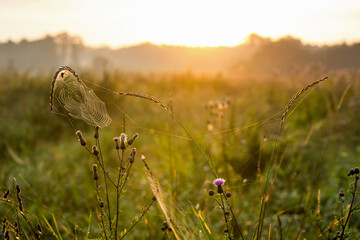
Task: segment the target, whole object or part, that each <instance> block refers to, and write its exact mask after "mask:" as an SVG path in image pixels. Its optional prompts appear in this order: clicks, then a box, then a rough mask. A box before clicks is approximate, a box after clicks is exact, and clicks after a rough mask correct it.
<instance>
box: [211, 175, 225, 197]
mask: <svg viewBox="0 0 360 240" xmlns="http://www.w3.org/2000/svg"><path fill="white" fill-rule="evenodd" d="M224 183H225V180H224V179H222V178H217V179H215V180H214V181H213V184H214V185H215V186H217V188H218V193H223V192H224V190H223V188H222V185H224Z"/></svg>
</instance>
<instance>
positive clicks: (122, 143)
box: [120, 133, 127, 150]
mask: <svg viewBox="0 0 360 240" xmlns="http://www.w3.org/2000/svg"><path fill="white" fill-rule="evenodd" d="M126 142H127V136H126V134H125V133H122V134H120V148H121V150H125V148H126Z"/></svg>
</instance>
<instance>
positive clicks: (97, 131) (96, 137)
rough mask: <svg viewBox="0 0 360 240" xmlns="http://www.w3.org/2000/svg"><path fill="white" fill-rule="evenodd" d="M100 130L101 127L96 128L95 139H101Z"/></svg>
mask: <svg viewBox="0 0 360 240" xmlns="http://www.w3.org/2000/svg"><path fill="white" fill-rule="evenodd" d="M99 128H100V127H99V126H96V127H95V133H94V138H95V139H99Z"/></svg>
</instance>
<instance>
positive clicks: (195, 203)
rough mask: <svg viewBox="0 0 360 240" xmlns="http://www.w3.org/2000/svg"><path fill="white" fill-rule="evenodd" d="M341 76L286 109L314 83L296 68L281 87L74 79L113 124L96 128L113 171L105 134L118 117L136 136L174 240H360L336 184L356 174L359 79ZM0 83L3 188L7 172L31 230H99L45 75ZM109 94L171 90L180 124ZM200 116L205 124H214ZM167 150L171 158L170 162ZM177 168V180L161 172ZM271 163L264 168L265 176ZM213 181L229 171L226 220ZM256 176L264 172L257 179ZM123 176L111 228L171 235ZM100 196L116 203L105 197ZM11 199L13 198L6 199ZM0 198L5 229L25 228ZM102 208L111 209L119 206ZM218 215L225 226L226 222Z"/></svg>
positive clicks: (81, 163)
mask: <svg viewBox="0 0 360 240" xmlns="http://www.w3.org/2000/svg"><path fill="white" fill-rule="evenodd" d="M341 74H342V75H340V73H331V74H330V73H329V75H330V76H332V77H331V78H330V79H328V80H327V81H326V83H324V84H321V85H319V86H317V87H316V88H311V89H309V90H310V91H306V92H304V94H302V95H301V96H300V95H298V98H297V100H298V101H297V102H294V103H291V104H288V102H289V99H291V97H292V96H293V94H294V93H296V92H297V91H298V90H299V89H302V88H303V86H306V85H308V84H309V82H310V81H311V80H313V79H316V78H317V77H315V76H306V77H303V79H300V80H299V81H298V82H290V79H287V77H286V76H282V78H283V79H275V80H272V81H262V80H260V79H253V80H252V81H227V80H226V79H225V80H221V81H220V80H218V79H216V78H212V77H211V76H209V77H206V78H204V77H196V76H188V75H186V74H185V75H182V76H175V75H173V76H170V77H164V78H163V79H161V81H159V82H153V81H152V77H151V76H149V77H144V76H128V77H127V78H125V79H123V80H122V82H119V81H118V79H117V78H116V75H115V74H114V75H109V79H108V82H106V83H104V82H101V79H99V78H97V77H96V76H95V75H92V74H91V73H89V72H87V73H85V74H83V73H80V76H81V77H82V76H83V75H84V79H86V80H88V81H90V82H92V83H96V84H97V85H92V86H91V87H92V88H93V89H94V90H95V92H96V94H97V95H98V96H99V97H100V99H102V100H103V101H104V102H106V103H107V106H108V108H109V114H110V116H111V117H112V119H113V123H112V125H110V127H108V128H104V129H102V131H101V136H102V139H103V140H102V143H101V148H102V153H103V158H104V159H106V161H107V169H108V171H109V172H115V171H116V170H117V169H121V168H119V160H118V159H117V157H114V155H113V153H114V143H113V141H112V139H113V137H114V136H119V135H120V133H121V132H123V130H124V119H125V126H126V132H130V133H131V132H139V133H140V136H141V138H139V139H138V140H137V143H136V144H137V151H138V152H139V153H140V154H144V155H145V156H146V157H147V163H148V165H149V166H150V167H151V171H152V174H153V176H156V178H157V179H158V183H159V185H160V186H161V191H162V192H163V198H164V199H166V200H167V201H166V203H165V204H167V207H168V212H170V213H171V214H172V216H174V218H176V219H174V221H175V220H177V222H176V226H173V228H174V229H175V231H177V230H178V231H180V232H181V233H182V234H183V235H182V236H188V238H205V239H221V238H224V237H226V236H227V237H228V238H229V237H230V238H234V239H236V238H237V237H240V234H238V233H236V231H237V227H236V221H237V222H238V224H240V226H241V231H242V232H241V233H242V234H243V236H244V239H252V238H258V239H260V238H262V239H263V238H265V236H266V238H271V239H293V238H294V239H295V238H296V239H302V238H307V239H317V238H322V239H329V238H330V237H334V235H336V234H335V233H336V232H337V231H340V234H339V237H341V238H344V237H346V236H348V235H347V234H350V235H349V236H350V238H357V237H358V236H359V232H358V231H357V223H356V220H357V219H358V216H357V215H356V214H353V213H355V210H354V208H353V206H356V205H357V202H356V196H355V197H354V198H353V196H354V195H356V194H355V193H356V191H354V190H350V193H351V191H352V192H353V193H354V194H353V195H352V194H347V191H346V189H347V187H346V186H347V185H349V183H351V186H354V185H353V181H354V179H355V177H354V178H353V179H351V180H348V179H347V178H348V176H346V173H347V171H348V169H350V168H353V167H355V166H356V165H357V164H356V162H357V161H358V156H360V150H359V148H358V142H359V140H360V139H359V137H358V136H359V134H357V132H360V131H359V130H360V129H359V127H358V125H357V124H355V123H357V122H358V120H359V118H360V116H359V115H358V111H354V110H356V109H357V106H358V104H359V103H358V98H359V94H358V93H359V91H358V90H359V84H358V82H357V81H356V79H358V75H356V74H354V73H346V74H343V73H341ZM0 79H1V81H8V80H9V79H10V80H11V81H9V82H10V84H7V85H4V84H3V85H2V86H3V87H2V89H1V93H2V94H1V96H2V97H1V98H0V101H1V102H0V104H1V105H2V106H3V107H4V109H5V114H4V116H6V117H3V118H1V121H2V126H7V129H6V131H5V130H4V129H2V130H1V133H2V136H3V137H2V138H1V140H0V149H1V157H2V166H3V171H2V173H3V174H2V175H1V177H0V183H1V185H0V186H1V188H2V190H3V192H4V193H5V191H6V190H7V189H8V186H9V185H11V183H12V182H13V181H14V180H13V179H14V178H16V183H17V184H18V185H19V186H21V189H22V194H21V197H22V203H23V206H24V212H25V214H26V216H27V217H28V219H29V222H31V224H32V225H33V226H36V225H37V224H38V223H39V224H40V226H41V227H42V237H43V238H44V239H46V237H50V236H54V235H55V236H57V237H58V238H60V237H62V238H63V239H68V238H77V239H83V238H85V237H88V238H96V237H99V233H101V232H103V231H102V230H101V229H103V227H102V223H101V219H100V221H98V220H99V219H97V216H99V215H100V216H101V213H100V212H99V207H98V204H99V202H97V201H94V199H95V200H96V199H98V197H97V192H96V188H94V176H93V172H92V169H91V166H92V164H93V163H94V162H92V161H91V160H90V159H94V157H93V156H92V158H90V157H91V156H89V153H88V152H87V151H81V149H80V146H79V145H78V143H77V139H76V137H75V136H74V130H73V129H72V128H71V125H70V124H69V123H68V119H67V118H66V117H65V118H64V117H60V116H57V115H55V114H50V113H49V112H48V111H47V109H48V107H47V100H48V86H49V79H51V77H49V76H39V77H37V78H36V79H32V78H30V77H29V76H27V75H20V76H18V77H16V78H14V77H12V76H7V75H6V74H2V75H1V78H0ZM24 82H25V84H23V85H22V84H21V83H24ZM299 82H301V84H300V83H299ZM304 82H306V83H305V84H304ZM88 85H89V86H90V83H89V84H88ZM349 86H350V87H349ZM104 88H106V89H104ZM107 89H111V90H113V91H115V92H142V93H147V94H146V95H144V96H156V99H157V100H158V101H160V102H161V103H164V102H167V99H168V96H169V92H172V93H173V94H172V97H171V99H172V100H171V102H172V104H171V108H172V110H171V111H170V110H169V111H170V112H173V113H174V115H175V116H176V118H177V120H178V121H179V122H180V123H181V124H182V126H183V127H181V126H179V125H177V124H173V123H172V122H171V121H172V120H171V118H172V117H171V114H170V115H169V112H168V111H164V110H163V109H162V108H160V107H158V106H157V105H156V104H153V103H152V102H149V101H144V99H136V98H125V97H123V96H119V95H118V94H108V93H109V91H108V90H107ZM160 99H161V100H160ZM224 99H225V100H229V103H230V104H229V106H228V108H227V109H226V110H225V111H224V110H223V109H222V110H221V109H220V111H218V110H219V108H218V107H219V106H217V107H216V109H217V110H216V111H211V112H210V111H209V109H208V108H205V105H207V104H208V102H209V101H211V100H212V101H213V102H222V101H223V100H224ZM287 104H288V105H287ZM163 105H164V106H165V105H166V104H163ZM289 105H291V109H289V111H286V112H287V113H286V114H285V116H289V115H290V114H291V118H289V119H287V120H286V121H285V122H284V119H286V117H285V118H284V117H283V118H282V116H281V115H282V113H283V112H284V110H283V109H284V107H285V106H289ZM24 106H26V107H24ZM339 106H340V107H339ZM167 109H169V108H167ZM285 109H287V107H286V108H285ZM213 110H215V109H213ZM293 110H294V111H293ZM221 114H222V116H221ZM208 121H210V122H211V124H213V128H212V130H211V131H210V130H209V126H208V125H209V122H208ZM280 122H282V123H283V126H282V127H283V130H282V134H281V135H279V134H278V128H279V123H280ZM73 125H74V126H75V127H76V130H77V129H80V130H81V131H82V133H83V134H84V136H90V135H93V129H92V128H90V127H88V126H86V125H84V124H82V123H81V122H79V121H74V122H73ZM184 129H186V131H188V133H189V135H190V136H189V135H188V134H186V132H184ZM169 139H171V141H169ZM275 141H277V146H276V153H277V154H276V155H275V156H273V158H274V159H276V161H274V164H273V163H272V162H271V161H270V159H271V155H272V151H273V146H274V144H275ZM194 142H196V144H197V145H194ZM199 149H200V150H201V153H200V152H199ZM170 155H171V159H172V160H173V161H170V160H169V159H170ZM115 156H116V155H115ZM175 162H176V163H177V165H176V177H174V172H173V171H171V169H172V168H174V163H175ZM97 164H98V168H100V165H99V163H97ZM170 164H171V166H170ZM171 167H172V168H171ZM270 168H271V169H272V171H271V172H272V173H274V174H275V175H267V173H268V171H269V169H270ZM169 169H170V171H169ZM214 172H215V173H216V174H214ZM100 176H102V175H100ZM216 176H218V177H223V178H225V179H226V183H225V185H224V189H225V192H227V191H229V192H231V197H230V198H229V199H228V201H229V204H230V205H229V206H231V209H230V208H229V211H230V210H231V211H232V212H233V214H230V215H233V217H232V218H227V216H229V215H226V213H225V214H224V212H226V211H227V208H226V201H224V204H222V206H223V208H221V207H219V205H218V203H217V202H216V201H214V200H213V199H212V197H211V196H209V194H208V193H209V190H210V189H211V188H213V186H212V183H211V182H212V181H213V180H214V179H215V178H216ZM267 176H272V177H271V178H269V180H266V179H267ZM111 177H115V176H114V175H112V176H111ZM275 177H276V181H273V180H274V179H275ZM105 178H106V177H105ZM129 179H130V180H128V181H127V188H126V192H124V194H123V195H121V199H122V200H121V201H119V206H118V211H114V208H113V209H111V211H112V213H113V214H112V217H111V219H114V216H115V215H114V214H116V213H119V217H118V223H120V225H122V226H125V228H126V229H128V230H129V229H131V231H129V232H128V233H127V231H124V232H122V234H124V233H126V237H127V238H129V239H144V238H149V239H159V238H166V237H168V238H170V237H175V236H174V235H172V234H173V233H171V232H169V231H168V230H167V228H166V229H165V230H164V231H163V230H162V229H163V228H165V227H166V224H165V225H164V223H163V222H164V221H166V222H167V224H170V223H171V222H170V221H171V220H169V219H167V217H165V216H164V214H163V211H161V209H160V208H159V207H157V204H156V202H155V203H153V204H152V207H151V208H150V209H149V211H146V213H145V214H142V213H143V212H144V210H146V209H147V207H148V206H149V204H150V202H152V201H151V195H152V194H153V192H152V191H151V189H150V188H149V186H148V180H147V176H146V174H145V173H144V171H143V163H142V162H141V161H135V162H134V166H133V170H132V176H131V178H129ZM266 182H268V184H270V186H271V198H266V197H267V196H268V195H267V194H269V192H268V191H265V193H266V194H265V195H264V186H265V183H266ZM348 182H349V183H348ZM102 184H103V183H102ZM102 184H101V186H102V187H104V185H102ZM100 189H101V190H103V188H100ZM340 189H344V193H345V194H344V195H345V196H344V199H345V200H344V207H343V209H344V211H343V212H344V214H343V216H344V218H341V217H340V218H339V220H341V221H340V222H341V223H342V224H335V223H336V222H335V221H339V220H336V219H337V216H340V215H341V214H338V212H339V211H338V209H337V201H338V194H339V191H340ZM350 189H353V188H350ZM355 189H356V188H355ZM268 190H269V189H268ZM14 193H15V192H14V191H13V192H12V194H14ZM12 196H14V195H12ZM149 196H150V202H149ZM261 197H263V200H261ZM109 199H110V200H111V201H112V200H114V199H116V191H115V192H113V194H110V195H109ZM352 199H354V201H352ZM12 200H14V201H15V202H16V197H15V198H12ZM219 200H221V199H220V198H219ZM351 202H353V204H351ZM265 203H266V215H265V214H264V212H265V211H264V208H265V205H264V204H265ZM1 204H2V205H1V206H2V207H1V208H0V216H6V218H7V219H8V220H7V221H8V222H9V223H11V225H14V220H16V221H17V222H19V223H20V226H24V228H22V232H23V236H25V234H26V235H28V236H29V235H31V229H30V228H27V227H26V225H27V224H26V222H24V220H22V219H21V216H20V215H18V214H16V211H13V209H14V208H17V207H16V205H15V206H13V207H11V206H8V205H6V204H5V205H4V204H3V203H1ZM110 204H111V203H110ZM350 205H351V206H350ZM113 206H115V209H117V207H116V204H115V205H113ZM261 206H262V207H261ZM224 210H225V211H224ZM195 213H196V214H195ZM224 215H225V218H224ZM16 216H19V217H20V218H19V220H17V217H16ZM89 216H91V217H90V218H89ZM259 216H260V218H259ZM347 216H349V217H347ZM350 216H351V218H350ZM133 217H135V220H134V221H133V222H132V223H130V224H129V225H127V224H122V223H125V222H128V221H129V220H130V219H132V218H133ZM234 217H235V218H236V221H235V220H234ZM136 219H137V220H136ZM225 219H226V221H227V220H229V222H228V225H227V224H226V222H225ZM347 219H349V220H347ZM107 221H108V220H107ZM110 222H112V220H110ZM314 222H316V223H317V224H313V223H314ZM113 223H114V222H113ZM105 225H106V224H105ZM133 225H134V226H135V227H131V226H133ZM8 226H10V225H8ZM163 226H165V227H163ZM226 226H227V227H226ZM349 226H350V228H349ZM227 228H229V229H227ZM11 229H12V228H11ZM224 230H227V233H229V232H230V234H227V233H224ZM348 230H351V231H350V232H349V231H348ZM260 232H261V233H260ZM10 233H11V234H13V233H12V231H10ZM108 236H109V235H108ZM103 237H105V236H103ZM126 237H125V238H126Z"/></svg>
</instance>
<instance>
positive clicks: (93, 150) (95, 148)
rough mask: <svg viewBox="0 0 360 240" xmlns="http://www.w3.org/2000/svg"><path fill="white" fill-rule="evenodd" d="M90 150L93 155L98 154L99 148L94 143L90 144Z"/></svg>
mask: <svg viewBox="0 0 360 240" xmlns="http://www.w3.org/2000/svg"><path fill="white" fill-rule="evenodd" d="M92 152H93V154H94V155H95V156H97V155H99V150H98V148H97V146H96V145H94V146H92Z"/></svg>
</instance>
